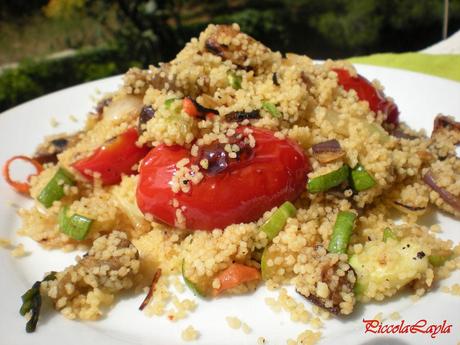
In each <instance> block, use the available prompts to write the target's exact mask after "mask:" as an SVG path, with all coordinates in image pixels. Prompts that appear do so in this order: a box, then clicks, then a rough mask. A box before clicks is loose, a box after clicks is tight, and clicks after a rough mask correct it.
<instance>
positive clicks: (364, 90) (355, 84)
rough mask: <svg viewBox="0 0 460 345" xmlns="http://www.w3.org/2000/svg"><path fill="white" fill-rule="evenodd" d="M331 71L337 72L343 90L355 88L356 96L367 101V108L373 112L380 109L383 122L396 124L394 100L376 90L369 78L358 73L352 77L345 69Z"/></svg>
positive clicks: (397, 113)
mask: <svg viewBox="0 0 460 345" xmlns="http://www.w3.org/2000/svg"><path fill="white" fill-rule="evenodd" d="M333 71H334V72H335V73H337V77H338V81H339V84H340V85H341V86H342V87H343V88H344V89H345V90H347V91H349V90H355V91H356V93H357V95H358V98H359V99H360V100H361V101H367V102H368V103H369V108H370V109H371V110H372V111H373V112H375V113H377V112H378V111H381V112H382V113H383V114H384V115H386V120H385V122H387V123H392V124H395V125H397V124H398V118H399V110H398V107H397V106H396V104H395V103H394V102H391V101H389V100H388V99H387V98H386V97H385V94H384V93H383V92H382V91H380V90H377V89H376V88H375V87H374V85H372V83H371V82H369V80H367V79H366V78H364V77H363V76H362V75H359V74H358V75H357V76H356V77H352V76H351V75H350V73H349V72H348V71H347V70H345V69H340V68H334V69H333Z"/></svg>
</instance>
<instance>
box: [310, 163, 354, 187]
mask: <svg viewBox="0 0 460 345" xmlns="http://www.w3.org/2000/svg"><path fill="white" fill-rule="evenodd" d="M349 175H350V168H349V167H348V165H342V166H341V167H340V168H339V169H337V170H334V171H332V172H330V173H328V174H325V175H321V176H317V177H314V178H312V179H310V180H309V181H308V184H307V190H308V191H309V192H310V193H318V192H325V191H327V190H328V189H331V188H333V187H336V186H338V185H339V184H341V183H342V182H344V181H346V180H347V179H348V176H349Z"/></svg>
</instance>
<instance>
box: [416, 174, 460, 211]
mask: <svg viewBox="0 0 460 345" xmlns="http://www.w3.org/2000/svg"><path fill="white" fill-rule="evenodd" d="M423 181H424V182H425V183H426V184H427V185H428V186H430V187H431V189H433V190H434V191H435V192H436V193H438V194H439V196H440V197H441V199H442V200H444V201H445V202H446V203H448V204H449V205H450V206H452V207H453V208H454V209H455V210H456V211H459V212H460V198H458V197H456V196H455V195H453V194H452V193H450V192H448V191H447V190H445V189H444V188H442V187H439V186H438V185H437V184H436V182H435V180H434V177H433V174H432V172H431V171H430V170H429V171H428V172H427V173H426V174H425V176H423Z"/></svg>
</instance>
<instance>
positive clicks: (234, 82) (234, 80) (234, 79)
mask: <svg viewBox="0 0 460 345" xmlns="http://www.w3.org/2000/svg"><path fill="white" fill-rule="evenodd" d="M227 80H228V84H229V85H230V86H231V87H232V88H234V89H235V90H239V89H241V81H242V80H243V78H241V76H240V75H238V74H236V73H235V72H233V71H230V72H228V73H227Z"/></svg>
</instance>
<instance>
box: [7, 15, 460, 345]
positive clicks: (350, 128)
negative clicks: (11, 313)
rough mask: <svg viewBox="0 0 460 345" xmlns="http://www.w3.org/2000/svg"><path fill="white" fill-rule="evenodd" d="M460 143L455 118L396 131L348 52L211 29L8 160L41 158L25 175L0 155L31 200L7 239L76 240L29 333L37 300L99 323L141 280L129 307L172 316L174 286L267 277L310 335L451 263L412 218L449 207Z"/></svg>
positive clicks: (40, 287)
mask: <svg viewBox="0 0 460 345" xmlns="http://www.w3.org/2000/svg"><path fill="white" fill-rule="evenodd" d="M459 142H460V124H459V123H457V122H455V121H454V119H453V118H451V117H449V116H445V115H438V116H437V117H436V120H435V126H434V130H433V133H432V134H431V136H427V135H426V134H425V133H424V132H416V131H414V130H412V129H410V128H408V126H406V125H405V124H404V123H403V122H401V121H400V120H399V112H398V108H397V105H396V104H395V103H394V102H393V101H392V99H391V98H389V97H387V96H386V95H385V94H384V92H383V88H382V86H381V85H380V84H379V83H378V82H377V81H375V82H369V81H368V80H366V79H365V78H364V77H362V76H360V75H358V74H357V72H356V70H355V68H354V67H353V66H352V65H351V64H349V63H348V62H345V61H331V60H327V61H325V62H324V63H315V62H313V61H312V60H311V59H310V58H308V57H307V56H300V55H296V54H290V53H287V54H281V53H279V52H274V51H271V50H270V49H269V48H267V47H266V46H264V45H263V44H262V43H260V42H258V41H256V40H254V39H253V38H251V37H249V36H248V35H246V34H244V33H242V32H241V31H240V29H239V27H238V25H235V24H234V25H210V26H209V27H208V28H207V29H206V30H205V31H204V32H202V33H201V34H200V36H199V37H198V38H194V39H192V40H191V41H190V42H189V43H187V44H186V46H185V47H184V49H183V50H182V51H181V52H179V53H178V55H177V56H176V58H175V59H174V60H172V61H170V62H168V63H161V64H160V65H159V66H150V67H149V68H148V69H146V70H141V69H138V68H132V69H130V70H129V71H128V72H127V73H126V74H125V76H124V84H123V86H122V87H121V88H120V89H119V90H118V91H117V92H114V93H112V94H108V95H105V96H104V97H103V99H102V100H101V101H100V102H99V103H98V105H97V107H96V108H95V110H94V111H92V112H90V113H89V114H88V117H87V121H86V125H85V127H84V128H83V129H82V130H81V131H80V132H78V133H73V134H61V135H57V136H53V137H50V138H47V139H46V140H45V142H44V143H43V144H41V145H40V147H39V148H38V149H37V153H36V155H35V156H34V157H33V158H28V157H24V156H21V157H19V158H20V159H25V160H28V161H29V162H30V163H31V164H33V165H34V166H35V168H36V169H37V174H36V175H34V176H32V177H31V178H30V179H29V181H26V182H18V181H13V180H12V179H11V178H10V176H9V171H8V164H9V163H7V165H6V166H5V169H4V173H5V175H6V178H7V181H8V182H9V183H10V184H11V185H12V186H13V187H14V188H16V189H17V190H18V191H19V192H22V193H26V194H28V195H30V197H31V198H33V199H34V200H35V205H34V207H32V208H30V209H21V210H20V211H19V215H20V217H21V218H22V226H21V228H20V229H19V233H20V234H21V235H24V236H29V237H30V238H32V239H34V240H35V241H37V242H38V243H40V244H41V245H42V246H43V247H44V248H47V249H56V248H57V249H62V250H66V251H68V250H72V249H74V248H77V247H78V248H87V250H88V252H87V254H86V255H84V256H83V257H77V259H76V263H75V265H73V266H70V267H68V268H67V269H65V270H64V271H62V272H52V273H47V274H46V277H45V279H44V280H43V281H42V282H37V283H36V284H34V287H33V288H32V289H31V290H29V291H28V292H27V293H26V294H25V295H24V296H23V302H24V303H23V306H22V308H21V313H22V314H23V315H25V314H31V315H32V318H31V319H30V321H29V323H28V326H27V330H28V331H33V330H34V329H35V326H36V323H37V321H38V312H39V309H40V301H41V298H42V297H43V298H45V296H46V298H50V299H51V300H52V301H53V303H54V306H55V308H56V310H58V311H60V312H61V313H62V314H63V315H64V316H66V317H68V318H71V319H82V320H95V319H98V318H100V317H101V316H102V315H103V314H104V313H105V312H106V311H107V308H105V307H106V306H108V305H111V304H113V303H114V301H115V299H114V296H115V294H117V293H119V292H121V291H125V290H131V291H141V290H142V289H144V290H145V292H146V293H147V296H146V298H145V300H144V303H143V304H142V306H141V308H140V309H143V310H144V312H145V313H147V314H149V315H158V316H160V315H166V316H167V317H168V318H169V319H170V320H172V321H174V320H177V319H181V318H183V317H185V316H186V315H187V314H188V313H189V312H191V311H193V310H194V309H195V307H196V303H195V302H194V301H191V300H182V301H181V300H179V299H178V298H177V297H176V296H174V294H173V290H174V289H176V290H178V291H181V290H183V289H184V286H185V285H186V286H187V287H188V288H190V289H191V290H192V291H193V292H194V293H195V294H196V295H199V296H202V297H205V298H210V299H212V298H225V297H223V296H225V295H228V294H242V293H250V292H251V291H254V290H255V289H257V288H258V286H259V285H261V284H262V283H264V284H266V285H267V286H268V287H269V288H270V289H279V292H280V295H279V296H280V297H279V298H278V300H275V299H273V298H268V299H267V303H268V304H269V305H270V306H271V307H272V308H273V309H274V310H278V311H279V310H285V311H288V312H289V313H290V315H291V319H292V320H294V321H299V322H305V323H307V322H309V323H311V325H313V326H314V327H316V328H320V327H321V325H322V323H321V319H320V318H319V316H318V315H327V317H329V315H330V314H334V315H348V314H351V313H352V312H353V309H354V307H355V305H356V304H357V303H366V302H370V301H382V300H384V299H386V298H389V297H391V296H393V295H395V294H397V293H399V292H400V291H402V290H403V289H411V290H413V291H414V293H415V294H416V295H418V296H422V295H423V294H424V293H425V292H426V291H428V290H429V289H430V288H431V287H432V286H433V284H434V282H435V281H437V280H439V279H442V278H445V277H447V276H448V275H449V273H450V272H451V271H453V270H455V269H457V268H458V267H459V254H460V247H459V246H458V245H457V244H454V243H452V242H451V241H446V240H442V239H440V238H438V237H437V236H436V235H437V231H438V229H437V228H435V227H433V228H427V227H425V226H422V225H420V224H418V222H417V221H418V219H419V218H420V217H421V216H422V215H424V214H425V213H426V212H432V210H431V209H432V206H435V207H437V208H439V209H441V210H443V211H445V212H447V213H450V214H452V215H454V216H456V217H458V216H460V161H459V160H458V158H457V157H456V152H455V148H456V145H457V144H458V143H459ZM16 158H18V157H13V160H14V159H16ZM395 214H397V216H398V217H399V218H400V220H398V221H395V219H396V218H398V217H396V218H395ZM178 276H179V277H181V281H179V280H178V279H177V277H178ZM171 282H172V283H171ZM286 284H288V285H293V286H295V288H296V290H297V292H298V293H299V294H301V295H302V296H304V297H305V299H306V300H305V304H307V303H309V302H311V303H313V304H314V305H315V308H316V309H314V310H316V311H315V314H312V313H310V312H309V311H307V310H306V309H305V307H304V304H303V303H298V302H297V301H295V300H293V299H292V297H290V296H289V295H287V294H286V292H285V290H284V288H283V285H286ZM457 290H458V289H457V287H455V288H452V291H454V292H455V293H457V292H458V291H457ZM308 301H309V302H308ZM168 302H171V303H172V304H173V306H174V307H173V308H172V309H168ZM227 322H228V324H229V325H230V327H233V328H240V327H242V329H243V331H244V332H250V331H251V329H250V327H249V326H248V325H246V324H243V326H242V323H241V321H239V319H237V318H234V317H228V318H227ZM198 336H199V333H198V331H196V330H195V329H194V328H193V327H188V328H187V329H185V330H184V331H183V332H182V337H183V339H184V340H194V339H196V338H197V337H198ZM319 337H320V333H319V332H316V331H310V330H308V331H305V332H304V333H302V334H301V335H300V336H299V338H298V339H297V340H290V341H289V343H293V344H294V343H296V342H302V343H314V342H316V341H317V340H318V339H319ZM258 343H265V338H263V337H261V338H259V340H258Z"/></svg>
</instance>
